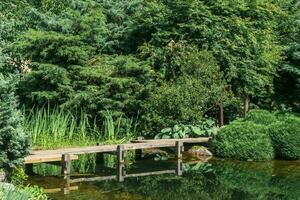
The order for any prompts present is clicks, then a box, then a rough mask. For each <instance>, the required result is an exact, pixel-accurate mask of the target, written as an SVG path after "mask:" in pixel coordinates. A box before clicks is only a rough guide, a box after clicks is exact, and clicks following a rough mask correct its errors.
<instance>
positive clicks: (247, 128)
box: [212, 121, 274, 160]
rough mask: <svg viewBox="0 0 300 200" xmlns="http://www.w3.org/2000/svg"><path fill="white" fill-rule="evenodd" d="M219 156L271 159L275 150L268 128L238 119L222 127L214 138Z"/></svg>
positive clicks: (214, 144)
mask: <svg viewBox="0 0 300 200" xmlns="http://www.w3.org/2000/svg"><path fill="white" fill-rule="evenodd" d="M212 148H213V151H214V153H215V154H216V155H217V156H220V157H224V158H233V159H237V160H271V159H273V158H274V153H273V152H274V150H273V146H272V142H271V139H270V137H269V134H268V129H267V128H266V127H265V126H263V125H259V124H255V123H254V122H251V121H250V122H242V121H236V122H233V123H231V124H230V125H228V126H226V127H224V128H222V129H221V130H220V131H219V132H218V134H217V135H216V136H215V137H214V138H213V140H212Z"/></svg>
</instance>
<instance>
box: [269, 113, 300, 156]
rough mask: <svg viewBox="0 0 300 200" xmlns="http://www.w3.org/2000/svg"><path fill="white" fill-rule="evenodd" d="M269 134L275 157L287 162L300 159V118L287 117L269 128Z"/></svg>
mask: <svg viewBox="0 0 300 200" xmlns="http://www.w3.org/2000/svg"><path fill="white" fill-rule="evenodd" d="M269 133H270V136H271V139H272V143H273V146H274V149H275V154H276V156H277V157H279V158H282V159H288V160H298V159H300V118H299V117H296V116H292V115H290V116H287V117H286V118H285V119H284V120H282V121H281V122H278V123H276V124H274V125H272V126H270V127H269Z"/></svg>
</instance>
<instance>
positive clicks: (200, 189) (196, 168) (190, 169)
mask: <svg viewBox="0 0 300 200" xmlns="http://www.w3.org/2000/svg"><path fill="white" fill-rule="evenodd" d="M178 164H179V165H180V163H178V162H177V161H154V160H142V161H138V162H135V163H133V164H131V165H129V166H127V167H126V174H127V175H129V174H136V175H138V174H140V175H145V176H140V177H131V178H125V180H124V182H118V181H116V180H106V181H90V182H82V183H73V184H71V185H70V186H71V187H70V188H69V189H71V191H70V194H68V195H64V189H63V188H64V187H66V181H64V178H63V177H61V176H40V175H37V176H33V177H31V178H30V180H29V182H30V183H31V184H36V185H39V186H42V187H44V188H45V189H47V190H48V192H49V191H50V192H52V193H51V194H49V196H50V197H51V198H52V199H54V200H66V199H67V200H117V199H122V200H142V199H143V200H191V199H193V200H194V199H195V200H201V199H203V200H206V199H207V200H223V199H224V200H225V199H226V200H227V199H236V200H240V199H241V200H242V199H249V200H250V199H251V200H255V199H260V200H300V162H299V161H297V162H293V161H273V162H238V161H228V160H218V159H212V160H210V161H208V162H196V161H191V160H186V161H184V162H183V164H182V169H183V174H182V176H178V175H176V173H175V174H174V173H173V174H163V175H149V176H146V175H147V174H145V172H157V171H161V172H162V173H163V172H170V173H172V171H170V170H174V169H177V167H178ZM111 167H114V166H95V167H94V169H96V170H94V171H93V173H92V174H85V175H82V174H75V175H72V176H71V179H76V178H79V177H97V176H102V177H103V176H109V175H115V174H116V169H112V168H111ZM165 170H169V171H165ZM177 173H178V171H177ZM179 173H180V172H179ZM44 174H45V173H44ZM61 188H62V189H61ZM60 189H61V191H59V190H60Z"/></svg>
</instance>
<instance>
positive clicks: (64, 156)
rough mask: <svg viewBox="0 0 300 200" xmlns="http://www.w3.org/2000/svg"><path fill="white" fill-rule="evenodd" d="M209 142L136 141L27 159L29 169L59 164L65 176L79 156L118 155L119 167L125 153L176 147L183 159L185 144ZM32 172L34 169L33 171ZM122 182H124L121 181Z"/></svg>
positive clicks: (35, 153)
mask: <svg viewBox="0 0 300 200" xmlns="http://www.w3.org/2000/svg"><path fill="white" fill-rule="evenodd" d="M208 141H209V138H208V137H201V138H184V139H162V140H134V141H132V142H131V143H129V144H114V145H97V146H89V147H78V148H64V149H57V150H43V151H32V153H31V155H29V156H27V157H26V158H25V164H26V165H27V169H28V168H29V169H30V168H32V164H35V163H57V162H59V163H60V165H61V166H62V169H63V170H62V171H63V174H64V175H69V174H70V169H71V161H72V160H76V159H78V155H82V154H92V153H111V152H114V153H116V155H117V162H118V164H119V166H121V165H122V164H123V163H124V157H125V152H126V151H130V150H135V151H136V152H137V153H140V151H141V150H143V149H151V148H165V147H171V148H172V147H173V148H174V147H175V150H176V151H175V152H176V157H177V158H178V159H181V158H182V152H183V151H184V144H187V143H192V144H202V143H207V142H208ZM31 170H32V169H31ZM121 181H122V180H121Z"/></svg>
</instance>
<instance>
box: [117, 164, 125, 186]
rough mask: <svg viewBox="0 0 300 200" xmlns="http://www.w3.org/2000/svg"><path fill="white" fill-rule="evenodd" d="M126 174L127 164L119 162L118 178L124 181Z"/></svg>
mask: <svg viewBox="0 0 300 200" xmlns="http://www.w3.org/2000/svg"><path fill="white" fill-rule="evenodd" d="M124 176H125V165H124V164H123V163H119V164H118V171H117V179H118V181H119V182H124Z"/></svg>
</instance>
